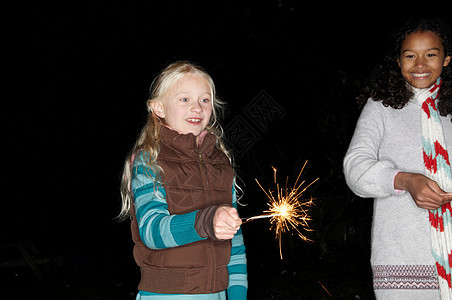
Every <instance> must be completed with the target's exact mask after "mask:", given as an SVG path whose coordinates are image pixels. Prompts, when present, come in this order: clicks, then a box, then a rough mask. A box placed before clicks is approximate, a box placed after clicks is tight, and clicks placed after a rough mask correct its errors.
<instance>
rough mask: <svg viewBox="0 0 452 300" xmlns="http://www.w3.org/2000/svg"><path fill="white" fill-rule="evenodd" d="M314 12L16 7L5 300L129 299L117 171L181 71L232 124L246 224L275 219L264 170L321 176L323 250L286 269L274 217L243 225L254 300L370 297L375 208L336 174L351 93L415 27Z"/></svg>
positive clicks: (292, 251) (352, 117)
mask: <svg viewBox="0 0 452 300" xmlns="http://www.w3.org/2000/svg"><path fill="white" fill-rule="evenodd" d="M314 5H315V6H314V7H315V8H313V7H311V6H308V5H307V4H303V3H299V2H296V1H284V0H279V1H267V2H262V1H261V2H256V3H250V2H245V3H244V2H243V1H242V2H238V3H216V4H214V5H213V4H208V5H207V4H201V3H199V2H197V1H186V2H184V3H182V4H181V3H179V2H173V1H167V2H165V3H158V4H156V3H153V2H148V1H145V3H144V4H143V3H140V4H139V5H138V4H135V3H132V2H131V1H130V2H126V1H108V2H104V3H100V2H98V1H93V2H87V3H80V2H74V3H64V4H58V5H54V4H52V5H50V4H42V3H39V4H36V5H34V6H33V7H21V8H19V12H20V13H19V14H20V16H19V17H18V19H17V20H16V21H15V22H14V23H13V25H12V27H14V28H13V29H14V30H11V31H12V32H13V34H12V36H13V39H12V41H13V42H11V43H10V44H11V46H13V47H11V49H12V52H13V53H12V55H11V56H8V58H6V60H7V62H6V63H8V65H11V66H12V70H14V72H12V73H11V74H14V75H12V76H10V78H12V79H13V82H14V84H12V85H11V87H13V89H14V93H13V96H10V99H11V101H9V100H8V101H9V102H10V105H11V106H9V108H8V109H5V110H4V111H3V115H4V116H5V119H4V120H5V121H6V133H7V134H6V140H5V142H4V148H6V149H7V153H8V154H7V155H6V156H4V158H5V159H4V160H5V162H6V172H4V180H3V190H4V191H5V193H4V194H3V195H4V196H3V209H2V212H3V215H4V216H3V218H2V220H1V235H0V238H1V240H0V243H1V248H0V255H1V260H2V261H3V264H2V266H3V267H2V268H0V272H1V273H0V275H1V276H2V282H4V283H5V282H6V284H4V286H5V288H2V291H1V292H0V293H2V294H4V296H2V299H3V297H5V299H9V298H11V299H128V298H130V299H133V298H134V295H135V293H136V285H137V281H138V279H139V274H138V268H137V267H136V266H135V265H134V262H133V258H132V253H131V251H132V247H133V244H132V242H131V238H130V234H129V227H128V222H123V223H118V222H117V221H116V220H115V219H114V218H115V216H116V215H117V213H118V212H119V207H120V196H119V182H120V176H121V175H120V174H121V170H122V165H123V162H124V159H125V156H126V154H127V152H128V151H129V150H130V148H131V146H132V144H133V143H134V141H135V139H136V137H137V135H138V133H139V131H140V129H141V127H142V126H143V125H144V123H145V117H146V109H145V101H146V99H147V97H148V89H149V85H150V83H151V81H152V79H153V78H154V77H155V76H156V75H157V74H158V72H159V71H160V70H161V69H162V68H163V67H165V66H166V65H167V64H169V63H170V62H173V61H175V60H179V59H184V60H190V61H193V62H195V63H198V64H200V65H202V66H203V67H205V68H206V69H207V71H208V72H209V73H210V74H211V75H212V77H213V79H214V81H215V82H216V86H217V90H218V93H219V96H220V98H221V99H222V100H224V101H226V102H227V103H228V110H227V113H226V116H225V117H224V119H223V125H224V127H225V129H226V135H227V136H228V137H229V138H230V140H232V141H233V142H235V144H234V143H233V142H231V144H230V146H231V148H233V150H234V154H235V161H236V165H237V174H238V175H239V176H240V178H241V179H242V183H241V185H242V187H244V188H245V190H246V191H245V195H244V197H243V198H242V200H241V201H242V202H243V203H245V204H247V206H243V207H240V208H239V212H240V214H241V215H242V216H252V215H256V214H260V213H261V212H262V210H264V209H266V201H267V200H266V198H265V195H264V194H263V192H262V191H260V189H259V188H258V186H257V184H256V183H255V182H254V179H255V178H257V179H259V181H260V182H261V183H263V185H264V186H266V187H271V186H272V176H273V173H272V169H271V166H275V167H277V168H278V170H279V172H278V174H279V176H280V177H279V178H280V180H281V181H283V182H284V181H285V178H286V176H288V177H289V182H292V181H293V180H294V179H295V176H296V175H297V173H298V171H299V170H300V167H301V165H302V164H303V162H304V161H305V160H309V163H308V167H307V169H306V170H305V172H304V174H303V178H305V179H306V180H307V181H308V182H309V181H312V180H313V179H315V178H317V177H319V178H320V179H319V181H318V182H316V183H315V184H314V185H313V186H312V187H311V188H310V189H309V190H308V191H307V192H306V197H307V198H309V197H311V196H313V197H315V199H316V200H315V203H316V206H315V207H314V208H312V210H311V214H312V216H313V220H312V221H311V223H310V226H311V229H313V230H314V231H312V232H307V236H308V237H309V238H311V239H312V240H313V241H314V242H312V243H305V242H302V241H301V240H300V239H299V238H298V237H297V236H296V235H291V234H290V233H289V234H287V235H285V236H284V237H283V240H282V245H283V248H282V249H283V256H284V259H283V260H281V259H280V257H279V250H278V241H277V240H275V239H274V236H273V232H271V231H270V230H269V223H268V221H267V220H259V221H254V222H252V223H249V224H246V225H244V226H243V233H244V237H245V243H246V246H247V251H248V263H249V264H248V272H249V284H250V286H249V297H250V298H251V299H289V298H290V299H322V298H325V299H330V298H331V296H330V294H331V295H332V297H333V298H347V299H350V298H356V299H359V298H361V299H369V298H372V292H371V277H370V271H369V266H368V261H369V256H370V246H369V231H370V222H371V216H372V201H371V200H368V199H366V200H364V199H359V198H357V197H355V196H353V194H352V193H351V192H350V191H349V190H348V188H347V187H346V185H345V182H344V180H343V175H342V166H341V165H342V158H343V155H344V154H345V151H346V149H347V146H348V142H349V141H350V139H351V136H352V134H353V128H354V125H355V122H356V119H357V117H358V115H359V109H358V107H357V105H356V103H355V97H356V96H357V94H358V93H359V91H360V88H361V87H362V85H363V80H364V79H365V78H366V77H367V75H368V74H369V72H370V70H371V69H372V67H373V66H374V65H375V63H376V62H377V61H378V59H379V58H381V57H382V55H383V54H384V53H385V52H386V51H387V49H388V48H389V45H388V42H389V36H390V34H391V32H392V31H393V30H394V29H396V28H397V27H398V26H399V25H400V24H401V22H402V21H403V20H404V19H405V18H406V17H407V15H406V14H395V13H394V14H392V15H390V14H388V13H387V12H384V13H381V14H377V13H375V14H369V10H373V9H378V8H374V7H372V8H369V7H367V6H366V10H362V11H359V10H356V9H359V8H353V13H349V14H344V13H336V11H337V12H339V11H347V9H348V10H350V11H351V9H352V8H351V7H350V8H346V7H340V8H339V7H334V6H330V5H329V4H327V3H315V4H314ZM327 7H328V10H326V9H327ZM374 12H376V11H374ZM16 25H21V26H23V27H20V26H16ZM16 27H20V28H16ZM16 29H17V31H16ZM16 32H17V33H16ZM24 249H26V250H24ZM21 251H22V252H21ZM24 251H25V252H24ZM24 253H25V254H24ZM26 253H30V255H31V256H32V257H33V258H34V259H35V261H36V262H37V269H35V273H34V272H33V270H32V268H30V267H29V264H27V263H26V262H25V260H24V259H25V258H26V257H25V256H26ZM36 270H38V273H36Z"/></svg>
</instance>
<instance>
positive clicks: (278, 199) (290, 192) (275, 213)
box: [243, 161, 318, 259]
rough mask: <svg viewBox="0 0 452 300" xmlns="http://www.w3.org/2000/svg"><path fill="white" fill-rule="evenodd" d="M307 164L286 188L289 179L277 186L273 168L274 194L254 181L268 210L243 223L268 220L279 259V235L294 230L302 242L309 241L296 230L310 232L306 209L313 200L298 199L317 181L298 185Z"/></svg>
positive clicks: (309, 218) (275, 170) (280, 251)
mask: <svg viewBox="0 0 452 300" xmlns="http://www.w3.org/2000/svg"><path fill="white" fill-rule="evenodd" d="M307 162H308V161H305V163H304V165H303V167H302V168H301V171H300V173H299V174H298V177H297V179H296V180H295V183H294V185H293V186H292V187H288V186H287V185H288V180H289V178H287V179H286V185H285V187H284V188H281V187H280V186H279V183H277V181H276V172H277V169H276V168H275V167H273V166H272V169H273V181H274V183H275V184H276V192H275V191H274V190H271V189H269V190H268V191H267V190H265V189H264V188H263V187H262V185H261V184H260V183H259V181H258V180H257V179H255V180H256V182H257V184H258V185H259V187H260V188H261V189H262V191H263V192H264V193H265V195H266V196H267V198H268V199H269V202H268V203H267V204H268V210H266V211H264V213H265V214H263V215H259V216H255V217H251V218H247V219H245V221H244V222H243V223H246V222H248V221H251V220H255V219H263V218H270V224H271V227H270V230H272V229H273V230H275V235H276V238H277V239H278V240H279V254H280V257H281V259H282V258H283V257H282V250H281V235H282V234H283V233H285V232H287V231H290V230H291V229H294V230H295V231H296V232H297V234H298V236H299V237H300V238H301V239H302V240H304V241H311V240H310V239H308V238H307V237H306V236H305V235H304V234H303V233H302V232H301V231H300V230H299V229H298V226H302V227H303V229H304V230H305V231H310V229H309V224H308V221H310V220H311V217H310V216H309V210H308V207H311V206H312V205H313V199H312V198H311V199H309V200H301V199H300V197H301V196H302V195H303V193H304V192H305V191H306V190H307V189H308V188H309V187H310V186H311V185H312V184H313V183H314V182H316V181H317V180H318V178H317V179H315V180H314V181H312V182H311V183H310V184H308V185H306V186H304V184H305V181H304V180H303V181H302V182H300V183H299V180H300V176H301V173H303V170H304V168H305V166H306V164H307ZM303 186H304V187H303ZM275 194H276V195H275Z"/></svg>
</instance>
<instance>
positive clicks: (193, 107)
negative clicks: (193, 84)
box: [190, 101, 202, 112]
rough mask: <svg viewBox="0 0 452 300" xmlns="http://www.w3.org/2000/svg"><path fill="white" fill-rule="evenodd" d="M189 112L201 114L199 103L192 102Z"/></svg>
mask: <svg viewBox="0 0 452 300" xmlns="http://www.w3.org/2000/svg"><path fill="white" fill-rule="evenodd" d="M190 110H191V111H193V112H202V106H201V104H200V103H199V101H193V102H192V105H191V108H190Z"/></svg>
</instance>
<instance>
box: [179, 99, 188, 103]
mask: <svg viewBox="0 0 452 300" xmlns="http://www.w3.org/2000/svg"><path fill="white" fill-rule="evenodd" d="M180 101H182V102H188V98H181V99H180Z"/></svg>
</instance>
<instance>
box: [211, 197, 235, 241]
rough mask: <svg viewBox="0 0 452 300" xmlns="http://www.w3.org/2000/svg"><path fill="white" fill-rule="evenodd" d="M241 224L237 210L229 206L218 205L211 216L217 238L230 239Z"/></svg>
mask: <svg viewBox="0 0 452 300" xmlns="http://www.w3.org/2000/svg"><path fill="white" fill-rule="evenodd" d="M240 225H242V220H241V219H240V218H239V215H238V213H237V210H236V209H235V208H233V207H231V206H226V205H223V206H220V207H219V208H218V209H217V210H216V212H215V215H214V217H213V229H214V233H215V236H216V238H217V239H220V240H230V239H232V238H233V237H234V235H235V234H236V232H237V231H238V230H239V228H240Z"/></svg>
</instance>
